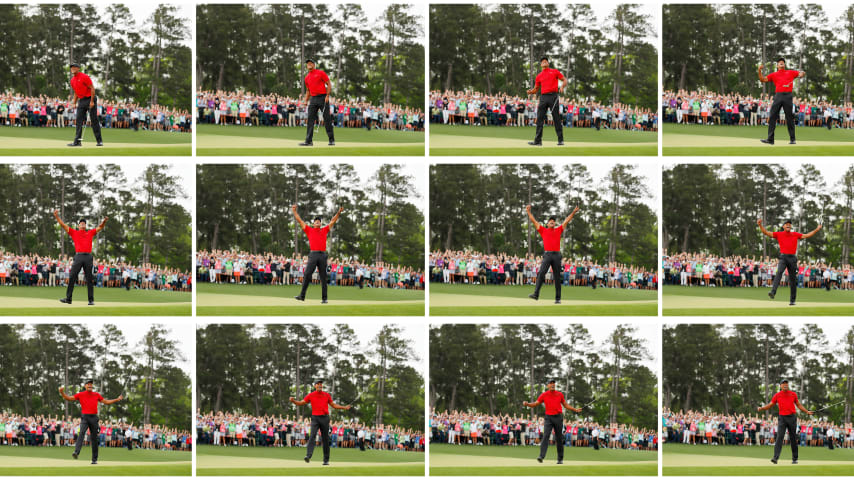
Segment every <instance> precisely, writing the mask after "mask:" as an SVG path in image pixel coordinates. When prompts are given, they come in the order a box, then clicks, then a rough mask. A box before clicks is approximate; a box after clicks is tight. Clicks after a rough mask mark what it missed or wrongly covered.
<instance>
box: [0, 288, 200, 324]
mask: <svg viewBox="0 0 854 480" xmlns="http://www.w3.org/2000/svg"><path fill="white" fill-rule="evenodd" d="M63 297H65V288H64V287H0V316H31V315H36V316H137V315H146V316H189V315H192V295H191V293H190V292H160V291H154V290H133V289H131V290H129V291H128V290H125V289H123V288H96V289H95V305H94V306H89V305H88V304H87V303H88V302H87V299H86V287H85V286H79V285H78V286H76V287H74V299H73V303H72V304H71V305H63V304H61V303H59V299H60V298H63Z"/></svg>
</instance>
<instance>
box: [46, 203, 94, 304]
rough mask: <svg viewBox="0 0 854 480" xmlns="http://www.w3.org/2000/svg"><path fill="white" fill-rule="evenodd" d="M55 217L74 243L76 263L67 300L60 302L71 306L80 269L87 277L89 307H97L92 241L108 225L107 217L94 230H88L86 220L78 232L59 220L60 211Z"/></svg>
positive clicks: (67, 290) (69, 281)
mask: <svg viewBox="0 0 854 480" xmlns="http://www.w3.org/2000/svg"><path fill="white" fill-rule="evenodd" d="M53 216H54V218H56V221H57V222H59V225H60V226H61V227H62V229H63V230H65V231H66V232H67V233H68V235H70V236H71V240H73V241H74V252H75V253H74V263H72V264H71V272H70V273H69V277H68V288H67V289H66V290H65V298H60V299H59V301H60V302H62V303H67V304H69V305H71V297H72V296H73V295H74V284H75V283H77V275H78V274H79V273H80V269H81V268H82V269H83V276H84V277H86V288H87V292H88V293H89V305H95V275H93V273H92V269H93V268H94V266H93V262H94V258H93V257H92V239H93V238H95V235H97V234H98V232H100V231H101V230H103V229H104V225H106V224H107V217H104V220H103V221H102V222H101V224H100V225H98V226H97V227H95V228H93V229H92V230H86V220H80V221H79V222H77V230H75V229H73V228H70V227H69V226H68V225H66V224H65V222H63V221H62V219H61V218H59V210H54V211H53Z"/></svg>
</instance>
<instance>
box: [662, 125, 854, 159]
mask: <svg viewBox="0 0 854 480" xmlns="http://www.w3.org/2000/svg"><path fill="white" fill-rule="evenodd" d="M767 135H768V127H763V126H749V127H744V126H742V127H726V126H719V125H713V126H703V125H674V124H672V123H667V124H664V125H663V127H662V135H661V136H662V145H663V148H662V151H663V153H664V155H666V156H673V155H679V156H706V155H711V156H732V155H737V156H828V155H832V156H851V155H854V130H842V129H836V128H834V129H833V130H827V129H826V128H818V127H796V128H795V137H796V138H797V143H796V144H795V145H789V134H788V133H787V131H786V126H785V125H782V126H778V127H777V130H776V133H775V136H776V143H775V144H774V145H766V144H763V143H761V142H760V141H759V140H761V139H763V138H766V136H767Z"/></svg>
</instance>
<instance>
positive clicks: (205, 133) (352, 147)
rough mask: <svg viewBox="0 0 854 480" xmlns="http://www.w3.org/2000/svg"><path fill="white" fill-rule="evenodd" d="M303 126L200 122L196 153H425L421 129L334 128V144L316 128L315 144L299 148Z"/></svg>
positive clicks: (370, 154) (307, 154) (202, 154)
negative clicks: (415, 130)
mask: <svg viewBox="0 0 854 480" xmlns="http://www.w3.org/2000/svg"><path fill="white" fill-rule="evenodd" d="M304 140H305V128H304V127H242V126H234V125H231V126H224V125H199V126H198V132H197V134H196V154H197V155H199V156H223V155H227V156H246V155H251V156H275V155H281V156H366V155H367V156H422V157H423V156H424V132H403V131H388V130H376V129H374V130H371V131H370V132H369V131H367V130H365V129H362V128H336V129H335V146H333V147H330V146H328V145H327V143H328V140H327V138H326V131H325V130H323V129H322V128H321V129H318V130H315V134H314V145H313V146H311V147H300V146H299V145H298V144H299V143H300V142H302V141H304Z"/></svg>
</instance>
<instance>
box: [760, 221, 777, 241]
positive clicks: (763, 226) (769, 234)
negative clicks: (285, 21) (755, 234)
mask: <svg viewBox="0 0 854 480" xmlns="http://www.w3.org/2000/svg"><path fill="white" fill-rule="evenodd" d="M756 224H757V225H759V230H761V231H762V233H764V234H765V235H766V236H768V237H771V238H774V234H773V233H771V232H769V231H768V230H766V229H765V225H762V219H761V218H759V219H757V220H756Z"/></svg>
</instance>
